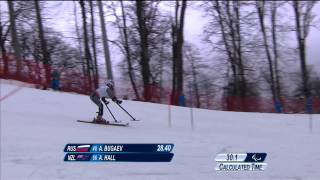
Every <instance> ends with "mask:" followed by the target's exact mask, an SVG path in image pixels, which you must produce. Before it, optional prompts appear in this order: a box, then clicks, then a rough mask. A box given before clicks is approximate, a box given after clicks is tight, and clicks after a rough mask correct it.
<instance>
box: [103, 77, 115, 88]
mask: <svg viewBox="0 0 320 180" xmlns="http://www.w3.org/2000/svg"><path fill="white" fill-rule="evenodd" d="M104 83H105V85H106V86H108V87H110V88H113V86H114V83H113V80H111V79H107V80H106V81H105V82H104Z"/></svg>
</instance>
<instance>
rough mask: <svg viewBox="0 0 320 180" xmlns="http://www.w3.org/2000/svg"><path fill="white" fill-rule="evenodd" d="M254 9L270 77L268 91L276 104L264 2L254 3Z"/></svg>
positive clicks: (276, 98) (276, 97) (276, 96)
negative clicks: (256, 13)
mask: <svg viewBox="0 0 320 180" xmlns="http://www.w3.org/2000/svg"><path fill="white" fill-rule="evenodd" d="M256 8H257V11H258V17H259V22H260V30H261V33H262V37H263V45H264V49H265V53H266V56H267V60H268V66H269V75H270V90H271V93H272V97H273V102H274V103H276V101H278V95H277V94H276V90H275V78H274V66H273V60H272V57H271V52H270V51H271V50H270V47H269V42H268V37H267V30H266V28H267V27H266V23H265V15H266V10H265V1H256Z"/></svg>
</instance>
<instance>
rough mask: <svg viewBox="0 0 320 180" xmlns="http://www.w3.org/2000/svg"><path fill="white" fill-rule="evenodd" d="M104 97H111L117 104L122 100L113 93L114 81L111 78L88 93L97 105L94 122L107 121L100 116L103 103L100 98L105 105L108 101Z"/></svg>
mask: <svg viewBox="0 0 320 180" xmlns="http://www.w3.org/2000/svg"><path fill="white" fill-rule="evenodd" d="M106 98H110V99H112V101H113V102H115V103H117V104H121V103H122V101H121V100H118V99H117V97H116V96H115V95H114V83H113V81H112V80H109V79H108V80H106V81H105V86H102V87H99V88H98V89H97V90H95V91H94V92H92V94H91V95H90V99H91V100H92V101H93V102H94V103H95V104H96V105H97V106H98V107H99V111H98V112H97V113H98V116H97V117H96V118H94V120H93V122H96V123H106V122H107V121H106V120H105V119H104V118H102V115H103V104H102V103H101V100H102V101H103V102H104V103H105V104H106V105H107V104H109V102H108V101H107V100H106Z"/></svg>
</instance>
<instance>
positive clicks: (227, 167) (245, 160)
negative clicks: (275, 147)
mask: <svg viewBox="0 0 320 180" xmlns="http://www.w3.org/2000/svg"><path fill="white" fill-rule="evenodd" d="M266 157H267V153H226V154H218V155H217V156H216V158H215V161H216V162H217V166H216V167H215V170H217V171H264V170H265V169H266V167H267V163H265V162H264V161H265V159H266Z"/></svg>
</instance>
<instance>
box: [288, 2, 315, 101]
mask: <svg viewBox="0 0 320 180" xmlns="http://www.w3.org/2000/svg"><path fill="white" fill-rule="evenodd" d="M292 4H293V9H294V15H295V27H296V29H295V30H296V35H297V41H298V51H299V59H300V67H301V76H302V77H301V78H302V83H303V94H304V96H305V98H306V99H307V98H309V96H310V90H309V87H308V84H309V83H308V81H309V77H308V69H307V63H306V59H307V56H306V39H307V37H308V34H309V31H310V26H311V23H312V20H313V19H314V15H313V13H312V8H313V7H314V5H315V4H316V1H292Z"/></svg>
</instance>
